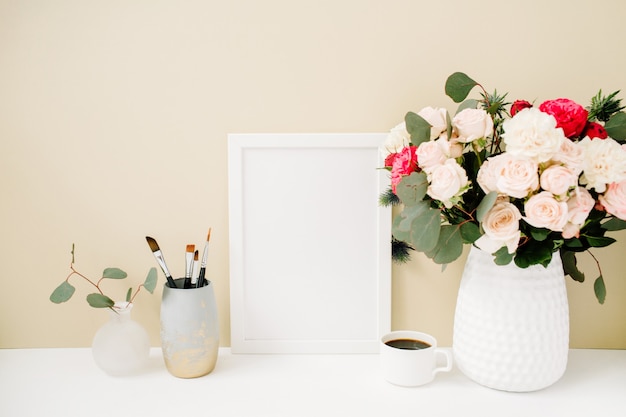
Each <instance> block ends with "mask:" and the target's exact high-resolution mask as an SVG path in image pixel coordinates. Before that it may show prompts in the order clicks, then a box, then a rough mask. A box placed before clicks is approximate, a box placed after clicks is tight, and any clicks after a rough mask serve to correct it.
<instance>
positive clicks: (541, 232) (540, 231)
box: [530, 227, 550, 242]
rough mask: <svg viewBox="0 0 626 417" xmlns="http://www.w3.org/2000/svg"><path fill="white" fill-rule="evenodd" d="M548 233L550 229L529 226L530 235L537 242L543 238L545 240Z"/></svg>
mask: <svg viewBox="0 0 626 417" xmlns="http://www.w3.org/2000/svg"><path fill="white" fill-rule="evenodd" d="M549 234H550V229H546V228H537V227H531V228H530V235H531V236H532V238H533V239H535V240H536V241H537V242H543V241H544V240H546V239H547V238H548V235H549Z"/></svg>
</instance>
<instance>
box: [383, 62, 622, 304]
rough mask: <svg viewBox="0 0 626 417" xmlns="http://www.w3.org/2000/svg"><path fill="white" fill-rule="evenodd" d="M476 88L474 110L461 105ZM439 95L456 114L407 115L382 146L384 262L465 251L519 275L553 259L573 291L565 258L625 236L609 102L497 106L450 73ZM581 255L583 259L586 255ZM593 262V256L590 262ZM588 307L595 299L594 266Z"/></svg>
mask: <svg viewBox="0 0 626 417" xmlns="http://www.w3.org/2000/svg"><path fill="white" fill-rule="evenodd" d="M475 87H478V88H479V89H480V90H481V91H480V98H479V99H467V97H468V95H469V93H470V92H471V91H472V90H473V89H474V88H475ZM445 92H446V95H448V96H449V97H450V98H451V99H452V100H453V101H454V102H455V103H460V104H459V106H458V109H457V110H456V113H455V114H454V115H452V116H451V115H450V114H449V113H448V111H447V110H446V109H444V108H433V107H425V108H423V109H422V110H420V111H419V112H417V113H413V112H409V113H407V114H406V116H405V121H404V122H403V123H400V124H399V125H397V126H396V127H394V128H393V129H392V130H391V132H390V134H389V136H388V138H387V140H386V142H385V146H384V152H385V168H386V169H388V170H389V171H390V173H391V187H390V189H389V190H388V191H387V192H386V193H384V194H383V195H381V198H380V203H381V204H383V205H391V204H398V205H400V207H401V210H400V211H399V213H398V214H397V215H396V216H395V218H394V221H393V227H392V234H393V237H392V248H393V257H394V260H396V261H406V260H407V259H408V258H409V257H410V250H416V251H419V252H423V253H424V254H425V255H426V256H427V257H429V258H431V259H432V260H433V261H434V262H436V263H438V264H442V265H443V266H444V267H445V265H446V264H448V263H450V262H453V261H454V260H456V259H457V258H458V257H459V256H460V255H461V253H462V250H463V245H464V244H473V245H475V246H476V247H478V248H480V249H482V250H484V251H486V252H488V253H490V254H493V257H494V262H495V263H496V264H499V265H505V264H508V263H510V262H514V263H515V264H516V265H517V266H519V267H521V268H525V267H528V266H529V265H536V264H541V265H543V266H547V265H548V264H549V263H550V261H551V259H552V256H553V254H554V253H555V252H557V251H559V252H560V255H561V258H562V260H563V267H564V270H565V273H566V274H567V275H570V276H571V277H572V278H573V279H575V280H577V281H581V282H582V281H584V279H585V276H584V274H583V273H582V272H581V271H580V270H579V269H578V268H577V265H576V254H577V253H579V252H583V251H587V252H589V249H590V248H599V247H605V246H608V245H610V244H611V243H613V242H615V239H613V238H611V237H609V236H606V233H607V232H610V231H615V230H621V229H625V228H626V145H625V144H624V143H626V113H624V112H622V111H621V110H623V109H624V106H622V105H621V100H620V99H616V96H617V94H618V93H619V91H617V92H614V93H613V94H610V95H609V96H603V95H602V91H600V92H599V93H598V94H597V95H596V96H595V97H593V98H592V100H591V104H590V106H589V107H587V108H584V107H583V106H581V105H580V104H578V103H576V102H574V101H572V100H569V99H566V98H558V99H555V100H547V101H544V102H542V103H541V104H539V105H538V106H537V105H535V104H534V103H530V102H528V101H525V100H516V101H514V102H513V103H512V104H511V103H506V102H505V99H506V95H507V94H503V95H501V94H498V92H497V91H494V93H493V94H490V93H488V92H487V91H486V90H485V89H484V88H483V86H482V85H480V84H479V83H477V82H476V81H474V80H473V79H471V78H470V77H468V76H467V75H466V74H463V73H460V72H457V73H454V74H452V75H451V76H450V77H448V79H447V81H446V85H445ZM589 253H590V252H589ZM591 256H592V257H593V254H591ZM593 259H594V260H595V261H596V264H597V266H598V271H599V276H598V277H597V278H596V280H595V282H594V290H595V294H596V297H597V299H598V301H599V302H600V303H604V300H605V297H606V287H605V283H604V279H603V277H602V270H601V268H600V264H599V262H598V261H597V259H596V258H595V257H594V258H593Z"/></svg>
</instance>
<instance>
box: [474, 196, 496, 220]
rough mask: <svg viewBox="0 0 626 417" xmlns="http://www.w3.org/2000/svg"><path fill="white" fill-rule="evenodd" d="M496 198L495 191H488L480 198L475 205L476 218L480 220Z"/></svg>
mask: <svg viewBox="0 0 626 417" xmlns="http://www.w3.org/2000/svg"><path fill="white" fill-rule="evenodd" d="M497 198H498V193H497V192H495V191H492V192H490V193H489V194H487V195H486V196H485V198H483V199H482V201H481V202H480V204H479V205H478V207H476V220H478V221H479V222H482V221H483V219H484V218H485V216H486V215H487V213H489V210H491V208H492V207H493V205H494V204H495V203H496V199H497Z"/></svg>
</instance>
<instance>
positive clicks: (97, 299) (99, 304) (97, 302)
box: [87, 293, 115, 308]
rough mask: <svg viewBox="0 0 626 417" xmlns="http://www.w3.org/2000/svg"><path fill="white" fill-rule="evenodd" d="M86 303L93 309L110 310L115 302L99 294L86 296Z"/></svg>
mask: <svg viewBox="0 0 626 417" xmlns="http://www.w3.org/2000/svg"><path fill="white" fill-rule="evenodd" d="M87 302H88V303H89V305H90V306H92V307H95V308H110V307H113V305H114V304H115V302H114V301H113V300H111V299H110V298H109V297H107V296H106V295H102V294H99V293H91V294H89V295H88V296H87Z"/></svg>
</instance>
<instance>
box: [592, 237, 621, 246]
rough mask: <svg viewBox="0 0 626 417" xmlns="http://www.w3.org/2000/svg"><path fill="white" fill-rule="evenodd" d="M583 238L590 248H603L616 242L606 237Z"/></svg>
mask: <svg viewBox="0 0 626 417" xmlns="http://www.w3.org/2000/svg"><path fill="white" fill-rule="evenodd" d="M585 238H587V242H588V243H589V245H590V246H591V247H592V248H604V247H606V246H609V245H610V244H612V243H615V242H616V240H615V239H613V238H612V237H606V236H585Z"/></svg>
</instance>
